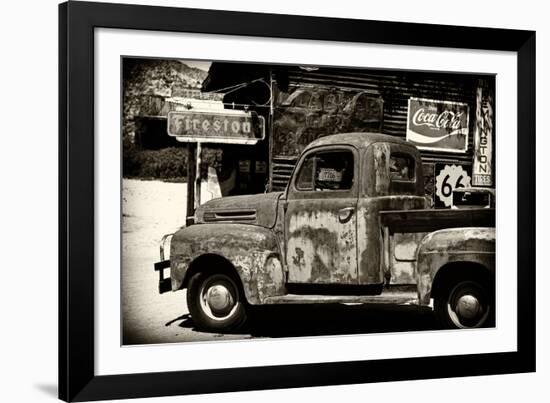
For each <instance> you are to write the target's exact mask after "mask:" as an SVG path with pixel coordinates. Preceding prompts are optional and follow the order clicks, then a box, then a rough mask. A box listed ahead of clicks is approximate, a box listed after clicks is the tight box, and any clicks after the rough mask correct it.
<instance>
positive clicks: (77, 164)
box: [59, 2, 535, 401]
mask: <svg viewBox="0 0 550 403" xmlns="http://www.w3.org/2000/svg"><path fill="white" fill-rule="evenodd" d="M98 27H104V28H121V29H139V30H152V31H170V32H189V33H208V34H221V35H244V36H259V37H277V38H293V39H294V38H296V39H312V40H327V41H344V42H367V43H376V44H393V45H417V46H429V47H446V48H467V49H481V50H502V51H512V52H516V53H517V68H518V70H517V71H518V79H517V97H518V99H517V100H518V110H517V112H518V126H517V136H518V138H517V140H518V149H517V155H518V172H517V174H518V189H517V191H518V193H517V194H518V198H517V206H518V211H517V217H518V237H517V239H518V241H517V242H518V243H517V248H518V250H517V252H518V261H517V280H518V290H517V293H518V294H517V296H518V306H517V309H518V318H517V321H518V334H517V346H518V348H517V352H506V353H487V354H471V355H457V356H440V357H419V358H402V359H385V360H372V361H351V362H333V363H320V364H300V365H284V366H265V367H259V368H258V367H254V368H234V369H210V370H192V371H179V372H156V373H142V374H123V375H109V376H96V375H95V372H94V28H98ZM59 94H60V95H59V398H60V399H63V400H66V401H88V400H101V399H121V398H137V397H151V396H169V395H182V394H197V393H213V392H229V391H245V390H261V389H276V388H293V387H306V386H320V385H340V384H352V383H365V382H383V381H397V380H413V379H427V378H444V377H461V376H472V375H489V374H504V373H521V372H532V371H535V32H533V31H519V30H510V29H492V28H491V29H490V28H475V27H458V26H444V25H430V24H416V23H400V22H382V21H365V20H352V19H334V18H319V17H307V16H294V15H274V14H258V13H245V12H229V11H214V10H199V9H184V8H169V7H152V6H141V5H120V4H107V3H87V2H68V3H63V4H61V5H60V6H59ZM520 195H521V196H520ZM113 264H116V263H113ZM419 368H421V369H422V370H421V371H420V370H419Z"/></svg>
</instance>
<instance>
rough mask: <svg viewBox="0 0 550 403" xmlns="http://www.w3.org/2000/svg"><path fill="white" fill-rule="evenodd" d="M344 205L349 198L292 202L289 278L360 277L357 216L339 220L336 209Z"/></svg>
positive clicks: (336, 280) (327, 280)
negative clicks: (358, 272) (346, 220)
mask: <svg viewBox="0 0 550 403" xmlns="http://www.w3.org/2000/svg"><path fill="white" fill-rule="evenodd" d="M352 203H353V201H352ZM330 205H332V206H333V207H332V208H329V206H330ZM343 206H348V200H347V199H338V200H332V201H325V202H323V201H319V200H299V201H298V200H296V201H294V202H293V203H292V205H291V206H289V210H288V212H287V214H288V220H287V226H288V227H287V239H286V241H287V263H288V265H289V281H290V282H295V283H336V284H351V283H355V282H356V281H357V257H356V253H357V252H356V235H355V225H356V224H355V222H356V220H355V218H354V217H352V218H351V219H350V220H349V221H348V222H345V223H343V222H341V221H340V218H339V216H338V212H337V211H338V210H339V209H340V208H343Z"/></svg>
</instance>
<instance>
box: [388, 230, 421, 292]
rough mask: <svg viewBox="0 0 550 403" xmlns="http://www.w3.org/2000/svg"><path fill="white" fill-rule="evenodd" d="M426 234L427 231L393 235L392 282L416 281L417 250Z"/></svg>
mask: <svg viewBox="0 0 550 403" xmlns="http://www.w3.org/2000/svg"><path fill="white" fill-rule="evenodd" d="M425 236H426V234H425V233H405V234H400V233H397V234H394V235H393V236H392V242H391V245H392V248H391V249H392V251H393V253H392V261H391V271H390V272H391V280H390V283H391V284H415V283H416V252H417V250H418V246H419V245H420V242H421V241H422V239H423V238H424V237H425Z"/></svg>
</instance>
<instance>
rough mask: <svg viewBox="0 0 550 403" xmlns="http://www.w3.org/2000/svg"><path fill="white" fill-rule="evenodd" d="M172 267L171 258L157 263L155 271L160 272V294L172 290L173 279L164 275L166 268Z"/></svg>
mask: <svg viewBox="0 0 550 403" xmlns="http://www.w3.org/2000/svg"><path fill="white" fill-rule="evenodd" d="M169 267H170V260H161V261H160V262H157V263H155V271H158V272H159V294H164V293H165V292H168V291H172V279H171V278H170V277H164V269H166V268H169Z"/></svg>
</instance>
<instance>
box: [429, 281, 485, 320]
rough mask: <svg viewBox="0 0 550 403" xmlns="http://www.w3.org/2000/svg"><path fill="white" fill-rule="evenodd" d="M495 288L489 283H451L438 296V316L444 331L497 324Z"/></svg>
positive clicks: (436, 307)
mask: <svg viewBox="0 0 550 403" xmlns="http://www.w3.org/2000/svg"><path fill="white" fill-rule="evenodd" d="M493 290H494V287H492V286H491V285H490V282H489V281H484V280H481V279H476V278H473V279H463V280H455V281H450V282H448V283H447V285H446V286H444V287H443V289H442V290H440V292H438V293H437V295H436V296H435V297H434V310H435V314H436V316H437V318H438V320H439V322H440V324H441V325H442V326H443V327H444V328H450V329H469V328H478V327H489V326H493V325H494V315H495V304H494V291H493Z"/></svg>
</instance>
